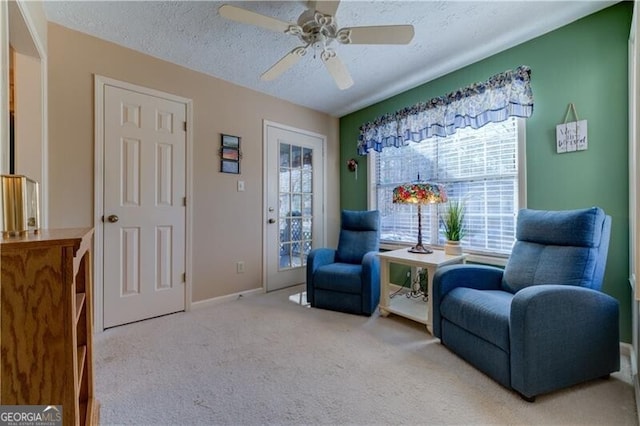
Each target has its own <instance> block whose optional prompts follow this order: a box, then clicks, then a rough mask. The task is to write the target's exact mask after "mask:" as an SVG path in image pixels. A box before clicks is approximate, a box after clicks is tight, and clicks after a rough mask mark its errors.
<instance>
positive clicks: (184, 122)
mask: <svg viewBox="0 0 640 426" xmlns="http://www.w3.org/2000/svg"><path fill="white" fill-rule="evenodd" d="M182 130H184V131H185V132H186V131H187V122H186V121H183V122H182Z"/></svg>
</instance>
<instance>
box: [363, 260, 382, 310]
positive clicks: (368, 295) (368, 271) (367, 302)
mask: <svg viewBox="0 0 640 426" xmlns="http://www.w3.org/2000/svg"><path fill="white" fill-rule="evenodd" d="M361 280H362V312H364V313H366V314H367V315H371V314H372V313H373V311H375V309H376V308H377V307H378V304H379V303H380V257H379V256H378V252H377V251H370V252H368V253H366V254H365V255H364V257H363V258H362V277H361Z"/></svg>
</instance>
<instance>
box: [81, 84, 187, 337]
mask: <svg viewBox="0 0 640 426" xmlns="http://www.w3.org/2000/svg"><path fill="white" fill-rule="evenodd" d="M105 86H114V87H119V88H121V89H125V90H131V91H134V92H139V93H142V94H145V95H149V96H155V97H159V98H164V99H168V100H171V101H174V102H179V103H183V104H185V106H186V108H187V115H186V119H187V135H186V139H187V141H186V164H185V172H186V188H185V191H186V196H187V206H186V214H185V221H186V223H185V226H186V229H185V246H186V247H185V265H184V267H185V272H186V275H187V277H186V283H185V311H189V310H190V309H191V294H192V281H191V275H192V274H191V271H192V265H191V246H192V241H193V240H192V224H193V211H192V209H191V206H192V205H193V198H192V196H193V193H192V191H193V189H192V188H193V168H192V165H193V101H192V100H191V99H187V98H183V97H180V96H176V95H172V94H169V93H164V92H161V91H158V90H154V89H149V88H147V87H142V86H137V85H135V84H130V83H125V82H123V81H119V80H114V79H112V78H108V77H103V76H101V75H97V74H95V75H94V98H95V101H94V102H95V103H94V120H95V142H94V151H95V164H94V200H93V202H94V204H93V205H94V207H93V211H94V218H93V224H94V228H95V231H94V235H93V248H94V249H93V256H94V261H93V264H94V269H93V288H94V292H93V294H94V299H93V300H94V311H93V312H94V330H95V331H96V332H98V333H100V332H102V331H104V292H103V291H104V282H103V276H104V273H103V271H104V252H103V232H102V224H103V222H102V216H103V214H104V211H103V210H104V205H103V201H104V194H103V189H104V170H103V167H104V88H105Z"/></svg>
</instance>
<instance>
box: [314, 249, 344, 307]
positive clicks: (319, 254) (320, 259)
mask: <svg viewBox="0 0 640 426" xmlns="http://www.w3.org/2000/svg"><path fill="white" fill-rule="evenodd" d="M336 253H337V250H335V249H331V248H317V249H313V250H311V251H310V252H309V256H307V302H309V303H313V274H314V273H315V272H316V270H317V269H318V268H319V267H321V266H323V265H328V264H330V263H334V262H335V259H336Z"/></svg>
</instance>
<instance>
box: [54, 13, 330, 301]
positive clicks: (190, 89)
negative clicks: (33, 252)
mask: <svg viewBox="0 0 640 426" xmlns="http://www.w3.org/2000/svg"><path fill="white" fill-rule="evenodd" d="M48 53H49V55H48V57H49V58H48V59H49V63H48V69H49V81H48V87H49V188H50V192H49V196H50V200H49V206H50V209H49V219H50V227H73V226H88V225H94V224H93V201H94V200H93V196H94V188H93V185H94V179H93V176H94V149H93V148H94V133H93V132H94V127H93V121H94V120H93V110H94V105H93V102H94V98H93V76H94V74H98V75H102V76H105V77H110V78H114V79H117V80H121V81H125V82H128V83H132V84H137V85H140V86H145V87H148V88H152V89H156V90H160V91H164V92H167V93H171V94H174V95H178V96H182V97H185V98H189V99H192V100H193V117H194V121H193V125H194V133H193V135H194V147H193V200H192V208H193V231H194V232H193V248H192V253H193V258H192V263H193V271H192V282H193V297H192V299H193V301H199V300H206V299H209V298H214V297H218V296H222V295H227V294H232V293H236V292H240V291H245V290H250V289H255V288H258V287H261V286H262V217H263V209H262V171H263V158H262V156H263V148H262V144H263V142H262V126H263V120H271V121H275V122H278V123H282V124H286V125H289V126H293V127H297V128H301V129H305V130H308V131H312V132H317V133H320V134H324V135H326V136H327V173H326V176H327V182H326V188H327V194H328V200H327V206H326V212H327V224H328V229H327V237H328V241H327V243H328V244H335V243H336V242H337V226H338V224H339V196H338V177H339V164H338V163H339V149H338V137H339V135H338V119H336V118H333V117H330V116H328V115H326V114H323V113H320V112H316V111H313V110H310V109H308V108H303V107H300V106H296V105H293V104H291V103H288V102H285V101H282V100H279V99H276V98H273V97H271V96H267V95H264V94H261V93H258V92H255V91H252V90H249V89H246V88H243V87H240V86H236V85H233V84H230V83H227V82H225V81H222V80H220V79H217V78H213V77H210V76H206V75H204V74H201V73H198V72H195V71H190V70H187V69H185V68H182V67H180V66H177V65H174V64H171V63H168V62H165V61H162V60H159V59H156V58H153V57H151V56H147V55H143V54H141V53H138V52H135V51H133V50H130V49H126V48H123V47H121V46H117V45H115V44H113V43H109V42H106V41H102V40H99V39H96V38H94V37H90V36H87V35H85V34H82V33H79V32H76V31H72V30H69V29H67V28H64V27H61V26H59V25H56V24H52V23H49V29H48ZM221 60H228V58H227V59H223V58H221ZM220 133H227V134H232V135H238V136H240V137H242V151H243V154H244V156H243V159H242V174H241V175H240V176H238V175H230V174H221V173H219V172H218V170H219V162H218V156H217V149H218V148H219V145H220ZM238 179H242V180H244V181H245V186H246V190H245V192H237V190H236V183H237V180H238ZM95 225H96V226H97V225H98V224H95ZM238 260H244V261H245V264H246V266H245V267H246V272H245V273H243V274H237V273H236V266H235V262H236V261H238Z"/></svg>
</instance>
